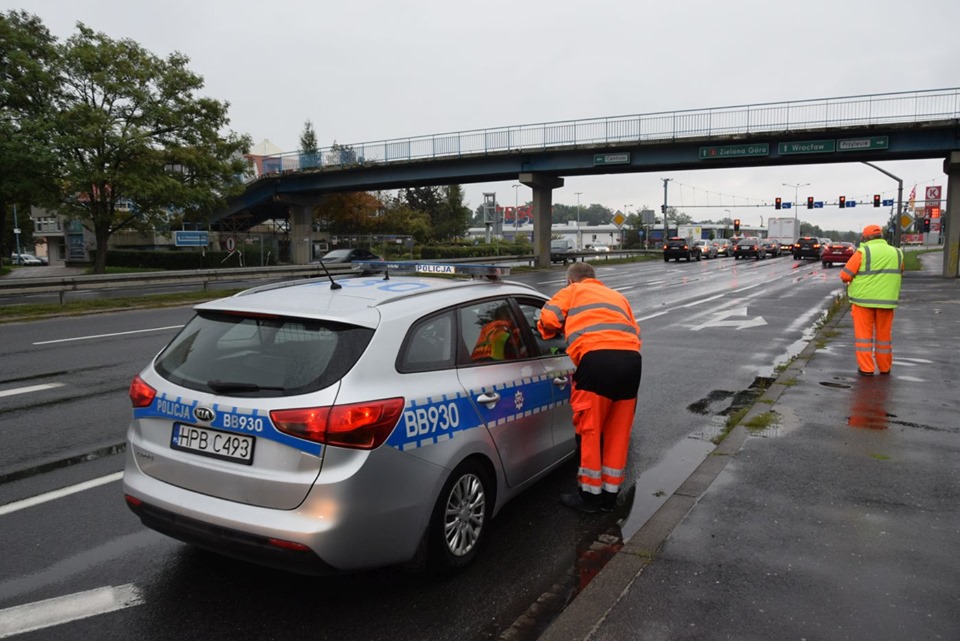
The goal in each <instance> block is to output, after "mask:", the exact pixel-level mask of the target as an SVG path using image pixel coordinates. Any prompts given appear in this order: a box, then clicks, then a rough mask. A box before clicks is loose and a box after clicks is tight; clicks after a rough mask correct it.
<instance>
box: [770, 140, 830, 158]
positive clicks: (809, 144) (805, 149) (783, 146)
mask: <svg viewBox="0 0 960 641" xmlns="http://www.w3.org/2000/svg"><path fill="white" fill-rule="evenodd" d="M836 150H837V143H836V141H835V140H802V141H800V142H781V143H780V144H778V145H777V152H778V153H779V154H780V155H781V156H784V155H788V154H826V153H831V152H834V151H836Z"/></svg>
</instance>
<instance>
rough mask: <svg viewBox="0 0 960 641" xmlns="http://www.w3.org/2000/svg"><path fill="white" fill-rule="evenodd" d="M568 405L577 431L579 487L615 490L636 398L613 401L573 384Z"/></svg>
mask: <svg viewBox="0 0 960 641" xmlns="http://www.w3.org/2000/svg"><path fill="white" fill-rule="evenodd" d="M570 406H571V408H572V409H573V425H574V429H575V431H576V433H577V434H579V435H580V473H579V475H578V478H579V483H580V489H581V490H582V491H584V492H588V493H590V494H601V493H602V492H603V491H607V492H613V493H616V492H618V491H619V490H620V485H621V484H622V483H623V474H624V470H625V469H626V467H627V454H628V452H629V450H630V431H631V429H632V428H633V416H634V414H635V413H636V409H637V399H635V398H632V399H628V400H622V401H614V400H612V399H609V398H606V397H605V396H600V395H599V394H595V393H594V392H587V391H584V390H579V389H577V388H576V386H574V388H573V389H572V390H571V394H570Z"/></svg>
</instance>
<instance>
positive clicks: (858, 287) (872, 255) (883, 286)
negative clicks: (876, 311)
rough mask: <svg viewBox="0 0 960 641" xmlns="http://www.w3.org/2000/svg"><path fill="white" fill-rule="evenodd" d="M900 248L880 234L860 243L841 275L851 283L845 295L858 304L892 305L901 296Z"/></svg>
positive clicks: (867, 305)
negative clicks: (890, 243)
mask: <svg viewBox="0 0 960 641" xmlns="http://www.w3.org/2000/svg"><path fill="white" fill-rule="evenodd" d="M902 274H903V251H901V250H900V249H897V248H896V247H891V246H890V245H888V244H887V241H885V240H884V239H882V238H876V239H874V240H868V241H866V242H864V243H860V247H859V248H858V249H857V253H855V254H854V255H853V257H852V258H850V260H848V261H847V264H846V265H845V266H844V268H843V271H842V272H841V273H840V278H841V279H842V280H843V281H844V282H846V283H850V286H849V287H848V288H847V298H848V299H849V300H850V302H851V303H853V304H854V305H859V306H861V307H879V308H883V309H893V308H895V307H896V306H897V301H898V300H899V298H900V281H901V278H902Z"/></svg>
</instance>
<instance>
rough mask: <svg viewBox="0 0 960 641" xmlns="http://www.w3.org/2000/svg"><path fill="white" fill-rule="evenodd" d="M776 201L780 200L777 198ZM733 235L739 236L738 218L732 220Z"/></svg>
mask: <svg viewBox="0 0 960 641" xmlns="http://www.w3.org/2000/svg"><path fill="white" fill-rule="evenodd" d="M777 200H780V199H779V198H778V199H777ZM733 233H734V234H739V233H740V219H739V218H734V219H733Z"/></svg>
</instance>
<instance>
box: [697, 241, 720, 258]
mask: <svg viewBox="0 0 960 641" xmlns="http://www.w3.org/2000/svg"><path fill="white" fill-rule="evenodd" d="M714 242H715V241H712V240H698V241H697V243H696V244H697V246H698V247H699V248H700V255H701V256H703V257H704V258H716V257H717V246H716V245H715V244H714Z"/></svg>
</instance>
